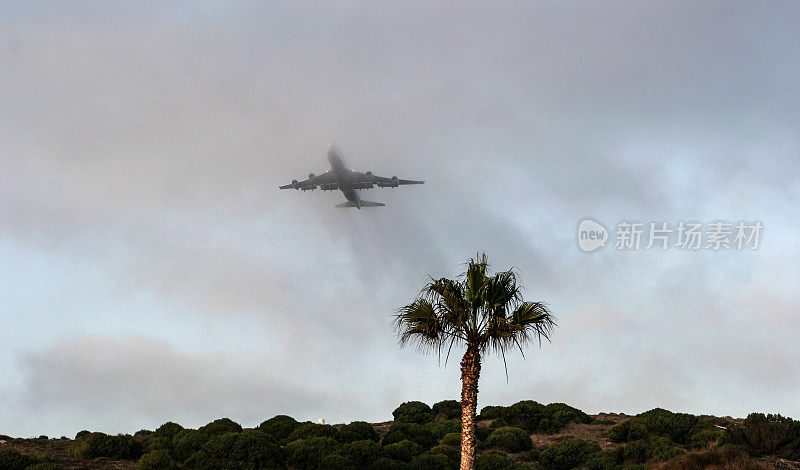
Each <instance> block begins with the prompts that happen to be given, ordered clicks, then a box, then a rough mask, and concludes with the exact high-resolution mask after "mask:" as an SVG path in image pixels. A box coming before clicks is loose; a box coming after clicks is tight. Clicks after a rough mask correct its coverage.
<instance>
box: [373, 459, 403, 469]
mask: <svg viewBox="0 0 800 470" xmlns="http://www.w3.org/2000/svg"><path fill="white" fill-rule="evenodd" d="M368 468H369V470H402V469H406V468H408V464H407V463H405V462H401V461H399V460H394V459H389V458H386V457H381V458H379V459H378V460H376V461H374V462H372V465H370V466H369V467H368Z"/></svg>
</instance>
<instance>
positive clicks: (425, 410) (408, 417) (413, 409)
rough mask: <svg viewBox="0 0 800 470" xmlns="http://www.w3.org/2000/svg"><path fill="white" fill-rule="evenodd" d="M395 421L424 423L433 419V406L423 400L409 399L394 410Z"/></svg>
mask: <svg viewBox="0 0 800 470" xmlns="http://www.w3.org/2000/svg"><path fill="white" fill-rule="evenodd" d="M392 416H394V420H395V422H400V423H417V424H424V423H427V422H428V421H433V418H434V414H433V410H431V407H430V406H428V405H426V404H425V403H422V402H421V401H408V402H405V403H403V404H401V405H400V406H398V407H397V408H396V409H395V410H394V411H392Z"/></svg>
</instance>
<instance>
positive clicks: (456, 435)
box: [442, 432, 461, 448]
mask: <svg viewBox="0 0 800 470" xmlns="http://www.w3.org/2000/svg"><path fill="white" fill-rule="evenodd" d="M442 444H445V445H448V446H453V447H457V448H461V433H460V432H450V433H447V434H445V435H444V437H443V438H442Z"/></svg>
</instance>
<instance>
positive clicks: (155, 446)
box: [142, 437, 172, 454]
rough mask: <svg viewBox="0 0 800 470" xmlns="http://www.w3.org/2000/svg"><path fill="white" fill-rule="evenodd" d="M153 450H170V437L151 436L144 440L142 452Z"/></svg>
mask: <svg viewBox="0 0 800 470" xmlns="http://www.w3.org/2000/svg"><path fill="white" fill-rule="evenodd" d="M154 450H166V451H167V452H170V453H171V452H172V439H168V438H166V437H151V438H150V439H148V440H146V441H145V442H144V449H143V450H142V453H143V454H147V453H150V452H153V451H154Z"/></svg>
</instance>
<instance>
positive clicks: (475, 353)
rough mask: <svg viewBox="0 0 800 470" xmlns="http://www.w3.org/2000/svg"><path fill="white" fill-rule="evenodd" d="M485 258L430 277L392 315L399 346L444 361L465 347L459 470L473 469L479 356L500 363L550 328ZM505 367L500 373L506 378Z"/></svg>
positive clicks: (546, 315)
mask: <svg viewBox="0 0 800 470" xmlns="http://www.w3.org/2000/svg"><path fill="white" fill-rule="evenodd" d="M488 268H489V264H488V263H487V261H486V255H485V254H484V255H478V256H476V257H475V259H470V260H469V262H468V263H467V271H466V272H465V273H464V274H462V275H461V276H459V278H457V279H446V278H441V279H433V278H431V281H430V282H429V283H428V284H427V285H426V286H425V287H424V288H423V289H422V291H421V292H420V296H419V297H418V298H417V299H415V300H414V301H413V302H411V303H410V304H408V305H406V306H405V307H402V308H400V309H399V310H398V313H397V314H396V315H395V327H396V329H397V332H398V335H399V336H400V345H401V346H405V345H406V344H409V343H410V344H414V345H416V346H417V347H418V348H419V349H420V350H422V351H424V352H431V351H436V352H437V353H438V354H439V357H441V353H442V350H443V349H444V348H445V347H447V355H446V356H445V363H447V358H448V357H449V356H450V350H451V349H452V347H453V346H454V345H458V346H461V345H465V346H466V348H467V351H466V353H465V354H464V358H463V359H462V360H461V470H472V469H474V468H475V414H476V409H477V405H478V379H479V377H480V373H481V356H482V355H483V354H484V353H486V352H487V351H495V352H499V353H500V354H501V355H502V356H503V363H504V364H505V353H506V350H508V349H511V348H513V347H514V346H516V347H517V348H519V350H520V353H522V354H523V357H524V356H525V354H524V353H523V352H522V346H524V345H525V344H527V343H529V342H531V341H533V340H538V341H539V344H540V345H541V341H542V338H545V339H547V340H549V339H550V334H551V333H552V331H553V328H554V327H555V326H556V323H555V318H554V317H553V315H552V314H551V313H550V310H549V309H548V308H547V306H545V304H543V303H541V302H526V301H523V300H522V296H521V292H520V291H521V287H520V286H519V285H517V277H516V274H515V273H514V271H513V270H509V271H503V272H499V273H495V274H494V275H493V276H490V275H489V274H488V272H487V271H488ZM507 377H508V369H506V378H507Z"/></svg>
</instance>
